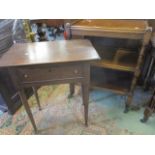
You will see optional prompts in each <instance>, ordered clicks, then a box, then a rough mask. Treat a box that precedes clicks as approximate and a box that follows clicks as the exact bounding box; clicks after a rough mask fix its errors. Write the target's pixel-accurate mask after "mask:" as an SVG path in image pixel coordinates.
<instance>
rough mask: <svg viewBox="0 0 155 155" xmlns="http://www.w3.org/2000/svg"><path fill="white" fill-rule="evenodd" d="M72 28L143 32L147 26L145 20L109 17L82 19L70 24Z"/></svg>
mask: <svg viewBox="0 0 155 155" xmlns="http://www.w3.org/2000/svg"><path fill="white" fill-rule="evenodd" d="M71 27H72V28H73V29H74V28H75V29H80V28H81V29H83V28H85V29H92V28H94V29H102V30H104V31H112V32H113V31H116V32H133V33H144V32H145V31H146V29H147V28H148V27H149V26H148V23H147V21H146V20H116V19H115V20H110V19H88V20H87V19H83V20H77V21H76V22H73V24H71Z"/></svg>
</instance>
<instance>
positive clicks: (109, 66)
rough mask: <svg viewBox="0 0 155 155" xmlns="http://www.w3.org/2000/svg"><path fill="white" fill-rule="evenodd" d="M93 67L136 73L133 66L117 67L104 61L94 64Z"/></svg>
mask: <svg viewBox="0 0 155 155" xmlns="http://www.w3.org/2000/svg"><path fill="white" fill-rule="evenodd" d="M91 65H92V66H95V67H103V68H108V69H114V70H120V71H127V72H135V67H136V66H135V67H131V66H123V65H116V64H112V63H110V62H108V61H102V60H101V61H98V62H93V63H92V64H91Z"/></svg>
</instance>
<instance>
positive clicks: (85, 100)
mask: <svg viewBox="0 0 155 155" xmlns="http://www.w3.org/2000/svg"><path fill="white" fill-rule="evenodd" d="M82 98H83V105H84V118H85V125H86V126H88V105H89V85H88V84H86V83H83V84H82Z"/></svg>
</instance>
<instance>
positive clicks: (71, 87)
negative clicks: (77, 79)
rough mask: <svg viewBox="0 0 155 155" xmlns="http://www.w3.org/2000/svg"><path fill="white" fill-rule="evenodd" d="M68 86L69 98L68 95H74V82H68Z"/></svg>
mask: <svg viewBox="0 0 155 155" xmlns="http://www.w3.org/2000/svg"><path fill="white" fill-rule="evenodd" d="M69 88H70V94H69V96H68V97H69V98H70V97H73V95H74V92H75V84H74V83H70V84H69Z"/></svg>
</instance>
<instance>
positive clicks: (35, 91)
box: [32, 87, 41, 110]
mask: <svg viewBox="0 0 155 155" xmlns="http://www.w3.org/2000/svg"><path fill="white" fill-rule="evenodd" d="M32 89H33V92H34V95H35V98H36V100H37V105H38V107H39V110H41V105H40V101H39V96H38V93H37V88H36V87H32Z"/></svg>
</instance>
